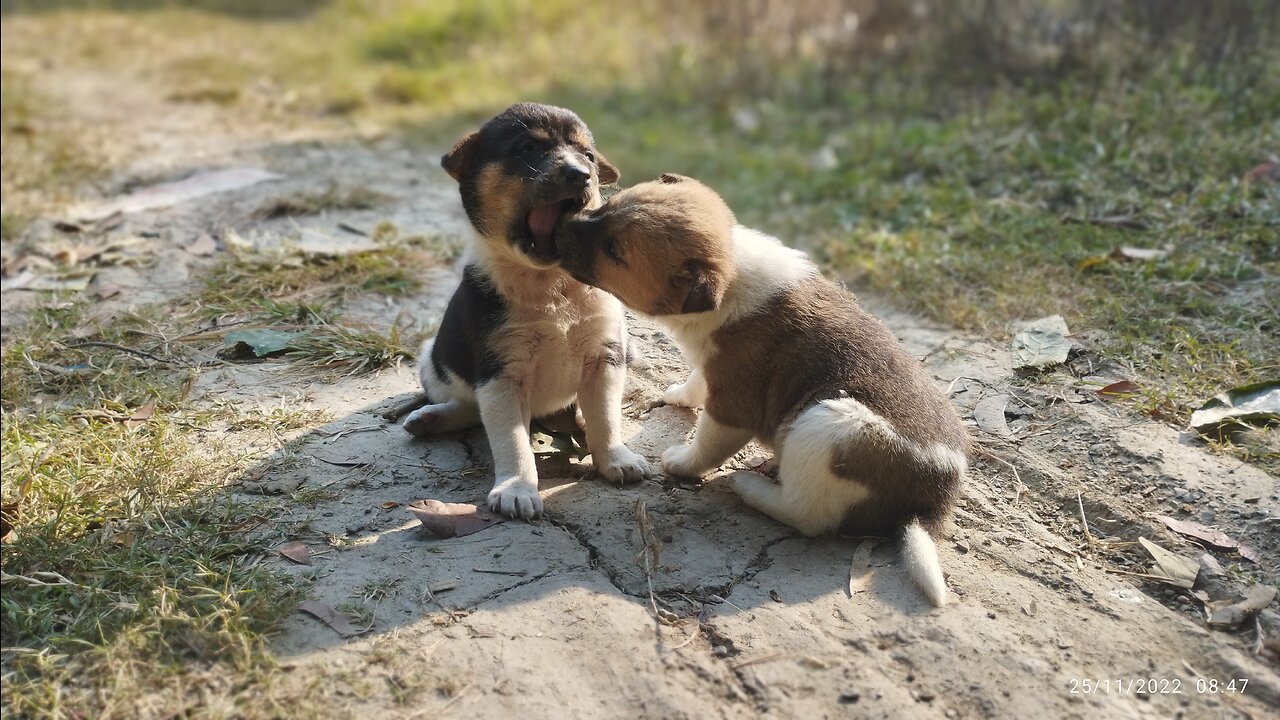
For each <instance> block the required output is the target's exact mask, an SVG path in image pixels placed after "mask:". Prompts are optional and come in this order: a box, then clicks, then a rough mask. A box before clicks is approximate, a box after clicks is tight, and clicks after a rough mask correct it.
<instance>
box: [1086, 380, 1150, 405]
mask: <svg viewBox="0 0 1280 720" xmlns="http://www.w3.org/2000/svg"><path fill="white" fill-rule="evenodd" d="M1140 390H1142V386H1141V385H1139V384H1138V383H1136V382H1134V381H1132V380H1120V381H1117V382H1113V383H1111V384H1110V385H1107V386H1106V387H1104V388H1101V389H1100V390H1098V391H1097V392H1098V395H1099V396H1100V397H1101V398H1102V399H1103V400H1114V399H1117V398H1123V397H1127V396H1129V395H1133V394H1134V393H1136V392H1139V391H1140Z"/></svg>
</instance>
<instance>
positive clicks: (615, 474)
mask: <svg viewBox="0 0 1280 720" xmlns="http://www.w3.org/2000/svg"><path fill="white" fill-rule="evenodd" d="M596 472H598V473H600V475H601V476H602V477H604V478H605V479H606V480H608V481H610V482H615V483H618V484H619V485H625V484H627V483H633V482H640V481H641V480H644V479H645V478H647V477H650V476H651V475H653V468H652V467H651V466H650V465H649V461H648V460H645V459H644V456H643V455H640V454H638V453H634V452H632V451H631V449H630V448H628V447H627V446H626V445H619V446H617V447H614V448H612V449H610V450H609V452H608V453H607V454H605V456H604V459H603V461H600V462H597V463H596Z"/></svg>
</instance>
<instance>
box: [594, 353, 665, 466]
mask: <svg viewBox="0 0 1280 720" xmlns="http://www.w3.org/2000/svg"><path fill="white" fill-rule="evenodd" d="M626 380H627V368H626V359H625V357H624V355H623V353H622V352H621V351H620V350H616V349H610V348H606V349H605V351H604V353H603V354H601V355H600V356H599V357H596V358H594V359H592V360H589V361H588V362H587V364H586V366H585V367H584V368H583V374H582V385H581V386H580V387H579V388H578V408H579V409H580V410H582V419H583V420H584V421H585V423H586V426H587V446H588V447H589V448H590V449H591V460H592V462H594V463H595V466H596V472H598V473H600V475H602V476H603V477H604V478H605V479H607V480H610V481H612V482H616V483H618V484H619V485H621V484H623V483H629V482H639V481H640V480H643V479H645V478H646V477H649V476H650V475H652V474H653V469H652V468H651V467H649V461H648V460H645V459H644V457H643V456H641V455H638V454H636V453H634V452H632V451H631V449H630V448H628V447H627V446H626V445H624V444H623V443H622V438H621V437H620V432H621V430H622V390H623V386H624V385H625V384H626Z"/></svg>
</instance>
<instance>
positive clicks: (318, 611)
mask: <svg viewBox="0 0 1280 720" xmlns="http://www.w3.org/2000/svg"><path fill="white" fill-rule="evenodd" d="M298 609H299V610H301V611H302V612H304V613H306V614H308V615H310V616H312V617H314V618H316V619H317V620H319V621H320V622H323V623H324V624H325V625H328V626H329V627H331V628H333V631H334V632H336V633H338V634H339V635H341V636H342V637H344V638H348V637H351V636H352V635H359V634H360V633H361V632H362V631H361V630H357V629H356V627H355V626H354V625H352V624H351V621H349V620H347V619H346V618H345V617H343V616H342V614H341V613H339V612H338V611H337V610H334V609H333V608H331V607H329V606H328V605H325V604H324V603H322V602H319V601H318V600H307V601H306V602H304V603H302V604H301V605H299V606H298Z"/></svg>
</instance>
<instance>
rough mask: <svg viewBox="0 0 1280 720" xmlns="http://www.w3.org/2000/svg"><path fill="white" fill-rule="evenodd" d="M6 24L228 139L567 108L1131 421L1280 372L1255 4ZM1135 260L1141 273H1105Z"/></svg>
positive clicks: (610, 7)
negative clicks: (1046, 355)
mask: <svg viewBox="0 0 1280 720" xmlns="http://www.w3.org/2000/svg"><path fill="white" fill-rule="evenodd" d="M0 8H2V10H3V13H4V19H5V23H6V25H10V24H11V23H12V22H14V21H15V20H20V21H22V22H28V23H32V24H34V25H35V26H38V27H39V29H40V32H41V33H43V36H42V37H41V39H40V41H39V42H38V43H36V44H35V45H33V46H32V48H31V54H32V55H33V56H36V57H45V58H46V60H45V61H51V60H48V59H47V58H48V57H49V56H50V55H51V54H52V53H54V51H55V49H56V53H57V54H61V55H66V54H67V53H72V54H75V53H78V54H79V55H80V56H82V57H83V58H85V59H88V60H89V61H90V62H94V63H98V64H101V65H102V66H105V67H118V68H121V69H122V71H124V70H128V71H129V72H135V73H138V74H140V75H142V76H143V77H145V78H147V79H149V80H151V81H154V82H158V83H161V84H163V85H164V86H165V87H167V88H168V89H169V92H170V97H171V98H172V99H173V100H174V101H176V102H201V103H212V104H217V105H221V106H223V107H225V108H227V109H228V111H229V112H231V113H234V114H236V115H237V116H239V117H243V118H245V119H246V120H248V119H251V118H252V119H254V120H257V121H261V120H265V121H267V122H271V123H277V124H282V125H283V124H289V123H293V124H296V123H308V122H310V123H339V124H341V123H349V124H351V126H352V127H358V126H363V125H366V124H368V123H371V122H376V123H379V124H381V125H382V126H384V127H391V128H393V132H396V133H400V134H402V135H403V136H406V137H411V138H415V139H417V140H420V141H422V143H423V147H424V148H431V149H432V152H434V150H435V149H438V148H439V147H441V146H443V145H444V144H445V143H447V142H449V141H451V140H452V139H454V138H455V137H456V136H457V135H458V133H460V132H462V131H464V130H465V129H467V128H469V127H471V126H473V125H474V124H475V123H477V122H479V121H481V120H483V119H484V118H485V117H488V116H490V115H492V114H493V113H495V112H496V111H498V110H500V109H502V108H503V107H505V106H506V105H507V104H509V103H511V102H513V101H517V100H525V99H528V100H539V101H544V102H551V103H556V104H562V105H565V106H567V107H570V108H572V109H574V110H576V111H577V112H578V113H579V114H580V115H582V116H583V118H584V119H585V120H586V121H587V122H588V123H589V124H590V126H591V127H592V128H593V130H594V131H595V134H596V136H597V140H598V142H599V146H600V148H601V149H602V150H603V152H604V153H605V154H606V155H608V156H609V157H610V159H611V160H613V161H614V162H615V163H616V164H618V165H619V167H621V168H622V170H623V184H631V183H634V182H638V181H641V180H645V179H649V178H653V177H655V176H656V175H658V174H660V173H661V172H664V171H677V172H682V173H686V174H689V175H693V176H697V177H699V178H701V179H703V180H705V181H706V182H708V183H709V184H711V185H712V186H714V187H716V188H717V189H718V190H720V191H721V192H722V194H724V195H725V196H726V197H727V198H728V199H729V201H730V203H731V205H732V206H733V207H734V208H735V210H736V211H737V212H738V214H739V217H740V219H741V220H742V221H743V222H745V223H748V224H752V225H756V226H760V227H763V228H764V229H766V230H768V231H770V232H773V233H775V234H778V235H780V236H781V237H783V238H784V239H785V240H786V241H787V242H789V243H792V244H796V245H799V246H801V247H804V248H806V249H809V250H810V251H812V252H814V253H815V254H817V255H818V256H819V257H821V258H822V259H823V260H825V261H827V262H828V263H829V264H830V265H831V266H832V267H833V268H835V269H836V270H837V271H838V272H839V273H841V274H842V275H843V276H844V277H846V278H847V279H848V280H849V282H850V283H851V285H852V287H854V288H855V289H856V290H858V291H860V292H867V293H872V294H876V295H880V296H883V297H886V298H887V299H888V300H890V301H892V302H894V303H896V304H898V305H899V306H902V307H905V308H907V309H910V310H914V311H917V312H922V313H925V314H927V315H929V316H931V317H933V318H935V319H938V320H940V321H943V322H946V323H949V324H952V325H955V326H958V327H961V328H966V329H974V330H978V331H980V332H984V333H987V334H989V335H994V336H1000V335H1002V334H1005V333H1007V332H1008V330H1009V328H1010V323H1011V322H1013V321H1015V320H1017V319H1020V318H1023V319H1025V318H1033V317H1037V316H1041V315H1046V314H1050V313H1061V314H1063V315H1064V316H1065V317H1066V318H1067V320H1068V322H1069V323H1070V325H1071V327H1072V328H1073V329H1076V330H1079V331H1082V332H1086V333H1089V334H1090V336H1091V337H1093V338H1094V339H1095V340H1097V342H1098V345H1099V346H1100V347H1101V348H1103V349H1104V351H1105V352H1107V353H1110V354H1111V355H1112V356H1113V357H1114V358H1117V359H1119V360H1120V361H1122V362H1131V363H1133V364H1134V365H1136V366H1137V368H1138V371H1139V372H1141V373H1146V374H1149V375H1152V376H1156V377H1159V378H1161V379H1162V380H1165V381H1167V382H1162V383H1158V384H1156V385H1154V386H1152V389H1151V390H1149V391H1148V397H1147V398H1146V399H1145V402H1146V406H1145V409H1146V410H1148V411H1150V412H1152V413H1154V414H1156V415H1157V416H1162V417H1166V418H1168V419H1171V420H1178V419H1182V418H1185V415H1186V413H1187V412H1188V410H1189V409H1190V407H1192V404H1193V402H1194V401H1196V400H1198V399H1199V398H1201V397H1203V396H1205V395H1206V394H1213V393H1214V392H1217V391H1218V390H1219V389H1221V388H1222V387H1223V386H1224V385H1230V384H1234V383H1241V382H1245V381H1250V380H1256V379H1260V378H1261V377H1263V376H1266V375H1274V374H1275V372H1276V371H1277V357H1280V347H1278V343H1277V341H1276V339H1275V338H1276V337H1277V336H1280V327H1278V326H1280V322H1278V321H1277V317H1278V316H1280V309H1278V308H1277V300H1276V298H1277V297H1280V292H1278V291H1277V290H1280V288H1278V287H1277V284H1276V280H1275V278H1276V273H1277V263H1278V261H1280V241H1277V234H1278V232H1280V227H1278V225H1280V221H1278V220H1277V217H1278V216H1280V207H1278V205H1280V199H1278V194H1280V193H1278V191H1277V185H1278V183H1277V182H1276V179H1275V178H1276V173H1277V172H1280V171H1277V170H1276V169H1275V165H1274V163H1275V162H1276V160H1277V157H1276V155H1277V153H1278V152H1280V149H1278V148H1280V146H1278V144H1277V139H1278V137H1280V43H1276V42H1275V38H1276V37H1277V30H1280V10H1277V7H1276V5H1275V3H1274V2H1273V1H1272V0H1126V1H1125V2H1114V1H1109V0H1041V1H1038V2H1037V1H1033V0H999V1H997V0H793V1H791V2H782V1H780V0H741V1H739V2H705V3H694V2H687V1H677V0H636V1H633V2H627V3H581V2H571V1H569V0H540V1H533V0H506V1H499V0H472V1H461V0H429V1H428V0H419V1H412V0H372V1H369V2H356V1H354V0H331V1H328V2H326V1H325V0H274V1H273V0H263V1H261V2H251V1H250V0H188V1H185V2H183V1H179V0H132V1H130V0H113V1H107V0H99V1H94V0H55V1H50V0H38V1H37V0H31V1H24V0H3V2H2V3H0ZM30 34H31V33H26V35H30ZM10 52H11V54H12V52H13V50H12V49H11V51H10ZM18 52H19V53H21V52H22V51H21V50H19V51H18ZM45 102H47V99H45V98H43V97H42V91H41V88H40V72H39V65H38V63H37V64H35V65H34V66H32V67H30V68H27V69H26V70H20V71H13V72H11V71H10V69H9V67H6V69H5V78H4V103H3V105H4V128H5V148H6V153H5V154H6V160H5V180H4V182H5V190H6V197H7V199H6V208H5V210H6V216H5V217H6V220H5V225H6V230H5V232H6V235H10V234H12V233H16V232H18V231H19V229H20V227H21V220H20V218H21V216H22V214H23V213H27V212H33V211H34V209H38V208H37V207H36V206H37V205H38V203H37V202H35V201H32V203H30V205H31V207H24V206H23V204H22V202H21V200H20V198H22V197H24V196H23V195H22V191H24V189H26V190H29V189H31V188H36V189H40V188H42V187H43V188H49V187H50V186H55V185H56V186H59V187H64V188H65V187H67V186H73V185H74V182H75V179H76V178H81V177H87V178H91V177H92V176H93V168H94V163H93V162H92V156H93V148H92V147H91V146H90V145H91V143H87V142H84V141H83V140H81V142H80V145H79V146H77V145H76V144H75V140H76V138H72V139H71V140H69V141H68V140H67V139H66V138H62V139H60V140H59V141H58V142H49V141H48V134H47V133H46V134H45V135H44V136H43V138H42V136H41V135H40V134H37V133H25V132H24V130H25V129H30V127H31V125H32V124H31V122H30V118H31V117H32V116H33V115H39V114H40V113H44V114H45V115H49V114H56V109H54V110H50V109H48V108H47V107H45V106H44V105H42V103H45ZM42 143H43V144H44V147H42ZM11 147H12V148H15V154H14V157H13V158H10V148H11ZM24 149H25V152H26V156H25V160H24V156H23V152H24ZM32 158H36V159H39V160H43V161H41V162H32V161H31V159H32ZM434 162H435V157H434V155H431V154H427V153H426V152H425V151H424V159H423V171H424V173H428V174H430V173H437V172H438V171H437V170H435V168H434ZM1267 163H1271V165H1269V166H1268V165H1267ZM1268 168H1270V169H1268ZM11 191H14V192H11ZM35 196H38V193H37V195H35ZM35 196H33V197H35ZM13 198H18V199H17V200H14V199H13ZM33 208H34V209H33ZM1124 246H1133V247H1139V248H1144V249H1153V250H1157V251H1158V253H1156V254H1157V255H1159V257H1157V258H1155V259H1152V260H1137V261H1135V260H1124V259H1123V257H1122V256H1121V255H1116V256H1114V257H1112V256H1111V254H1112V253H1113V252H1114V251H1116V250H1117V248H1120V247H1124Z"/></svg>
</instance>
